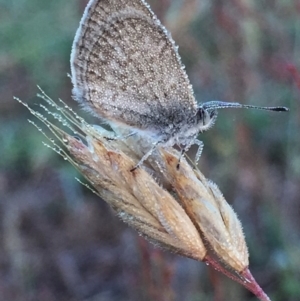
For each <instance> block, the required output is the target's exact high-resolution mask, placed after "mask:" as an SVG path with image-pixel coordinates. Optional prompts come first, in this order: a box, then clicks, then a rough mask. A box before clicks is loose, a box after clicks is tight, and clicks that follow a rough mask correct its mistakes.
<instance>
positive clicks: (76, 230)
mask: <svg viewBox="0 0 300 301" xmlns="http://www.w3.org/2000/svg"><path fill="white" fill-rule="evenodd" d="M149 2H150V1H149ZM85 4H86V1H80V0H77V1H74V0H73V1H65V0H56V1H39V0H26V1H24V0H12V1H7V0H0V95H1V102H0V128H1V131H0V158H1V160H0V217H1V223H0V240H1V244H0V245H1V247H0V252H1V256H0V287H1V290H0V299H1V300H43V301H48V300H154V299H153V298H151V296H157V295H155V294H154V295H153V291H155V290H156V291H159V292H160V293H161V296H164V298H165V299H164V300H187V301H192V300H193V301H196V300H199V301H200V300H201V301H203V300H213V298H214V297H213V296H216V295H215V293H216V287H214V285H213V284H212V283H215V282H214V281H210V280H213V279H216V277H217V278H218V277H220V281H221V282H220V283H221V284H220V287H221V293H220V292H219V293H220V298H223V299H220V300H229V299H231V300H249V301H250V300H256V299H255V298H254V297H253V296H251V295H250V294H248V293H247V292H245V291H244V289H243V288H241V287H239V286H238V285H237V284H235V283H232V282H230V281H229V280H225V279H224V278H223V277H221V276H219V275H218V274H215V273H214V272H210V273H207V271H208V268H207V267H206V266H205V265H203V264H201V263H195V262H192V261H191V260H188V259H182V258H179V257H176V256H173V255H170V254H168V253H162V252H161V251H158V250H156V249H154V248H152V247H151V246H149V245H148V244H144V242H143V241H141V240H140V239H139V238H138V236H137V234H136V233H135V232H133V231H131V230H130V229H128V228H127V227H126V226H125V225H123V224H122V223H120V222H119V221H118V219H117V218H116V217H114V215H113V213H112V212H111V211H110V209H109V208H107V206H106V205H105V203H104V202H103V201H101V200H99V199H97V197H96V196H93V195H92V194H91V193H90V192H89V191H87V190H86V189H85V188H83V187H82V186H81V185H80V184H78V183H77V182H76V181H75V180H74V174H76V173H75V172H74V170H73V169H72V168H71V167H70V166H69V165H68V164H67V163H66V162H64V161H63V160H61V159H60V158H59V157H58V156H57V155H56V154H55V153H54V152H52V151H51V150H49V149H47V148H45V147H44V146H43V145H42V143H41V141H43V140H45V139H44V138H43V137H42V135H40V133H39V132H38V131H37V130H36V129H34V128H33V127H32V126H31V125H30V124H28V122H27V118H30V119H33V117H32V116H30V115H29V113H28V112H27V111H26V109H25V108H23V107H22V106H21V105H20V104H19V103H17V102H16V101H14V100H13V96H18V97H20V98H21V99H22V100H24V101H26V102H28V103H30V104H31V105H33V106H35V103H38V102H39V100H38V99H37V98H36V97H35V95H36V93H37V88H36V85H37V84H38V85H40V86H41V87H42V88H43V89H44V90H45V91H46V93H47V94H49V95H50V96H51V97H53V98H54V99H55V98H58V97H60V98H62V99H64V100H65V101H66V102H67V103H69V104H71V105H72V107H74V108H78V106H77V104H76V103H74V102H73V101H72V100H71V85H70V80H69V78H68V77H67V73H68V72H70V70H69V56H70V49H71V43H72V40H73V37H74V34H75V31H76V29H77V26H78V24H79V20H80V18H81V14H82V12H83V9H84V7H85ZM150 4H151V6H152V8H153V10H154V11H155V12H156V13H157V14H158V16H159V18H161V19H162V22H163V23H164V24H165V25H166V26H167V28H168V29H169V30H170V31H171V32H172V36H173V38H174V39H175V41H176V43H177V44H179V46H180V48H179V51H180V54H181V55H182V60H183V62H184V64H185V65H186V67H187V72H188V74H189V77H190V79H191V82H192V84H193V86H194V90H195V95H196V97H197V100H198V101H199V102H203V101H207V100H213V99H219V100H227V101H239V102H243V103H247V104H253V105H272V106H275V105H285V106H288V107H290V109H291V111H290V113H288V114H276V113H270V112H263V111H250V110H244V111H242V110H224V111H220V112H219V118H218V121H217V123H216V125H215V127H214V128H213V129H211V130H210V131H208V132H207V133H204V134H203V135H202V137H201V139H203V141H204V143H205V147H204V151H203V155H202V157H201V159H200V168H201V170H202V171H203V172H204V174H205V175H206V176H207V177H208V178H211V179H212V180H213V181H214V182H216V183H217V184H218V185H219V186H220V188H221V191H222V192H223V193H224V195H225V197H226V199H227V200H228V202H230V203H231V204H232V205H233V207H234V209H235V210H236V211H237V213H238V215H239V216H240V219H241V221H242V224H243V225H244V230H245V234H246V239H247V242H248V245H249V249H250V269H251V270H252V272H253V274H254V276H256V277H257V280H258V282H259V283H260V284H261V286H262V287H263V288H264V289H265V290H266V292H267V293H269V294H270V296H271V297H272V300H273V301H281V300H285V301H297V300H300V290H299V281H300V260H299V258H300V257H299V250H300V222H299V220H300V202H299V199H300V198H299V195H300V145H299V130H300V106H299V100H300V98H299V91H300V71H299V70H300V61H299V60H300V19H299V14H300V5H299V3H298V2H297V1H292V0H285V1H283V0H277V1H276V0H264V1H236V0H226V1H225V0H215V1H208V0H205V1H200V0H185V1H183V0H182V1H179V0H176V1H175V0H174V1H171V0H153V1H151V3H150ZM78 111H80V110H79V109H78ZM142 254H143V256H142ZM149 267H150V268H149ZM149 269H150V271H149ZM147 273H149V274H150V276H151V277H153V278H155V277H161V278H162V279H164V278H163V277H164V276H165V275H166V273H169V274H168V275H170V279H171V280H169V282H168V281H167V282H165V285H164V286H161V285H160V284H159V283H157V282H155V281H153V283H151V285H152V286H151V287H150V284H149V282H147V281H145V279H147V278H145V275H146V274H147ZM143 275H144V276H143ZM161 278H159V279H161ZM228 296H230V298H228ZM215 300H217V299H215Z"/></svg>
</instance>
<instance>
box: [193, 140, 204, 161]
mask: <svg viewBox="0 0 300 301" xmlns="http://www.w3.org/2000/svg"><path fill="white" fill-rule="evenodd" d="M194 144H197V145H198V149H197V152H196V156H195V163H196V165H197V164H198V162H199V159H200V156H201V154H202V150H203V146H204V144H203V142H202V141H200V140H198V139H195V141H194Z"/></svg>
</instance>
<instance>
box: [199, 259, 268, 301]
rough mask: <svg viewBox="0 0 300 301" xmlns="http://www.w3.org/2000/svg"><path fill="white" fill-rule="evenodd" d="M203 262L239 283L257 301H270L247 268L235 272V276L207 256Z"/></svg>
mask: <svg viewBox="0 0 300 301" xmlns="http://www.w3.org/2000/svg"><path fill="white" fill-rule="evenodd" d="M204 261H205V262H206V263H207V264H209V265H211V266H212V267H213V268H215V269H216V270H217V271H219V272H221V273H223V274H224V275H226V276H227V277H229V278H230V279H232V280H233V281H236V282H238V283H240V284H241V285H242V286H244V287H245V288H246V289H248V290H249V291H250V292H252V293H253V294H254V295H255V296H256V297H257V298H258V299H259V300H261V301H271V299H270V298H269V297H268V295H267V294H266V293H265V292H264V291H263V290H262V288H261V287H260V286H259V285H258V283H257V282H256V280H255V279H254V277H253V276H252V274H251V272H250V270H249V269H248V268H247V269H245V270H244V271H243V272H241V273H238V272H237V274H236V275H235V274H234V272H232V271H230V270H227V269H226V268H224V267H223V266H222V264H221V263H220V262H218V261H217V260H215V259H214V258H212V257H210V256H209V255H207V256H206V258H205V260H204Z"/></svg>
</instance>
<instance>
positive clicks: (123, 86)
mask: <svg viewBox="0 0 300 301" xmlns="http://www.w3.org/2000/svg"><path fill="white" fill-rule="evenodd" d="M71 71H72V83H73V85H74V89H73V95H74V98H75V99H76V100H78V101H80V102H82V103H83V104H85V106H86V105H87V107H88V108H90V109H91V110H92V111H93V112H94V113H96V115H98V116H99V117H101V118H103V119H104V120H107V121H108V122H109V121H112V122H117V123H121V124H125V125H127V126H131V127H135V128H137V129H155V128H162V127H168V126H169V125H170V124H178V125H180V123H184V122H185V120H187V119H188V118H190V117H191V116H194V115H195V113H196V110H197V105H196V102H195V99H194V96H193V90H192V87H191V85H190V83H189V80H188V78H187V75H186V73H185V70H184V67H183V66H182V64H181V61H180V57H179V55H178V53H177V49H176V46H175V45H174V42H173V40H172V38H171V36H170V35H169V33H168V32H167V31H166V30H165V29H164V27H163V26H162V25H161V23H160V21H159V20H158V19H157V18H156V17H155V15H154V14H153V13H152V11H151V10H150V8H149V7H148V5H147V4H145V3H144V2H143V1H142V0H130V1H129V0H92V1H90V3H89V4H88V6H87V8H86V10H85V13H84V15H83V18H82V20H81V23H80V26H79V29H78V30H77V33H76V36H75V39H74V42H73V48H72V54H71Z"/></svg>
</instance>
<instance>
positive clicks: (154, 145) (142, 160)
mask: <svg viewBox="0 0 300 301" xmlns="http://www.w3.org/2000/svg"><path fill="white" fill-rule="evenodd" d="M160 143H161V141H157V142H155V143H153V145H152V147H151V148H150V150H149V151H148V152H147V153H146V154H145V155H144V156H143V157H142V158H141V160H140V161H139V162H138V164H136V165H135V166H134V167H133V168H132V169H131V170H130V171H134V170H136V169H137V168H139V167H140V166H141V165H142V164H143V162H144V161H145V160H147V159H148V157H149V156H151V154H152V153H153V151H154V150H155V149H156V147H157V145H158V144H160Z"/></svg>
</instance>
